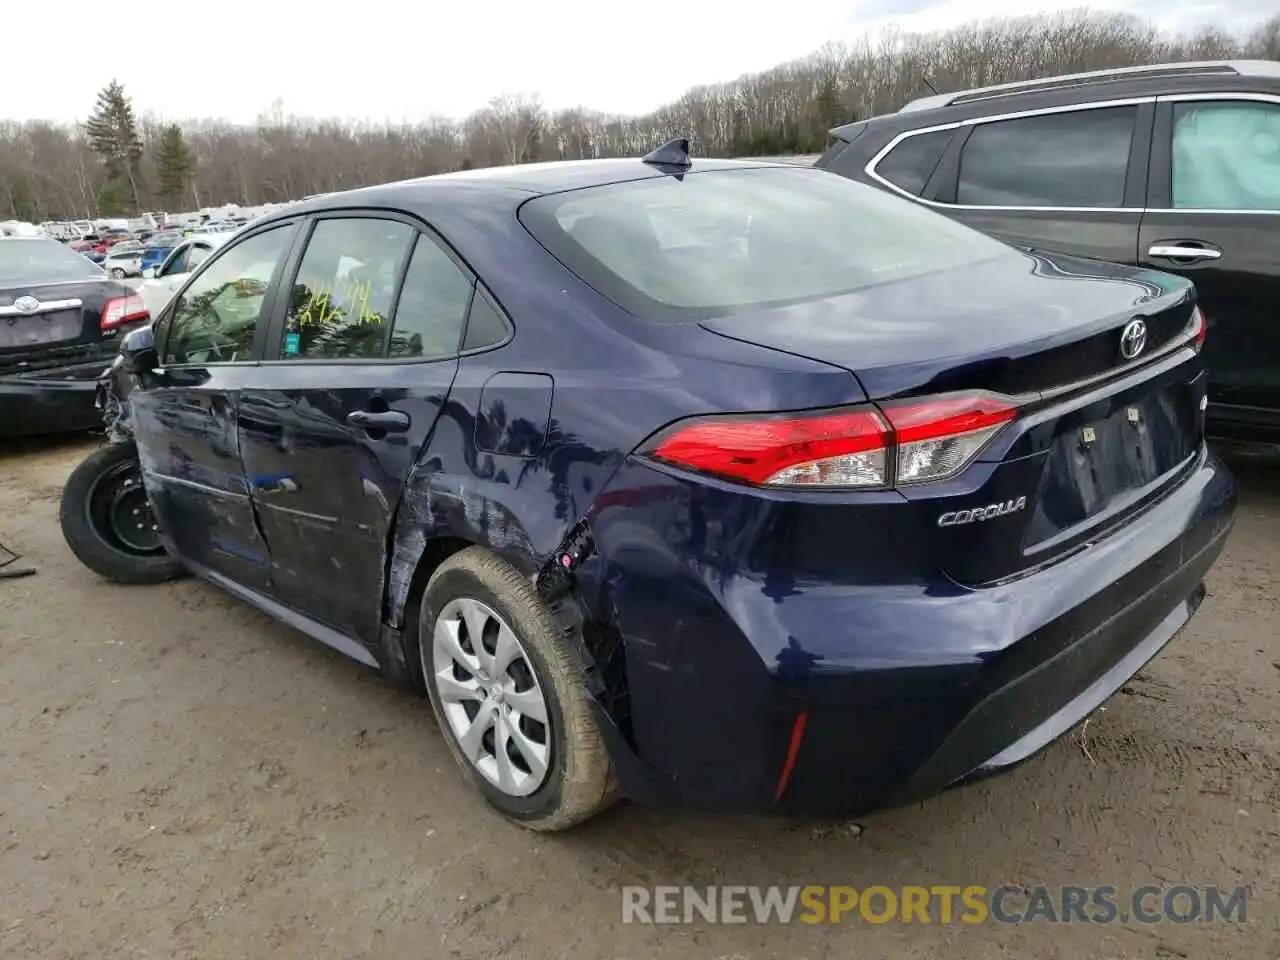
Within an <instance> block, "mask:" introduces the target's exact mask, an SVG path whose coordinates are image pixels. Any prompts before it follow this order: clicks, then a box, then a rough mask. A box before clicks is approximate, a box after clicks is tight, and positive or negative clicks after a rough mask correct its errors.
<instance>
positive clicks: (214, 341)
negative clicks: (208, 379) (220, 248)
mask: <svg viewBox="0 0 1280 960" xmlns="http://www.w3.org/2000/svg"><path fill="white" fill-rule="evenodd" d="M290 233H291V231H290V229H289V228H287V227H276V228H274V229H272V230H268V231H266V232H265V233H259V234H256V235H255V236H252V237H249V238H248V239H246V240H244V241H242V242H240V243H237V244H236V245H235V246H233V247H231V248H230V249H228V250H226V251H225V252H224V253H223V255H222V256H221V257H219V258H218V259H217V260H216V261H215V262H213V263H211V264H210V265H209V268H208V269H207V270H206V271H205V272H204V273H202V274H200V275H199V276H198V277H196V278H195V279H194V280H192V281H191V283H190V284H189V285H188V286H187V289H186V290H184V291H183V292H182V294H181V296H179V297H178V298H177V300H176V301H175V302H174V305H173V310H172V319H171V320H170V323H169V331H168V335H167V336H166V338H165V344H164V363H165V364H166V365H172V364H183V363H200V364H205V363H233V362H235V361H240V360H251V359H253V335H254V331H255V330H256V329H257V326H258V323H259V321H260V320H262V312H263V306H264V304H265V302H266V296H267V288H268V287H269V286H270V284H271V277H272V276H273V275H274V273H275V270H276V268H277V266H278V265H279V263H280V260H281V258H282V257H283V256H284V253H285V250H286V248H287V246H288V243H289V236H290Z"/></svg>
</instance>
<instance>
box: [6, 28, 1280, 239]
mask: <svg viewBox="0 0 1280 960" xmlns="http://www.w3.org/2000/svg"><path fill="white" fill-rule="evenodd" d="M1237 56H1249V57H1264V58H1269V59H1280V15H1272V16H1271V17H1270V18H1269V19H1267V20H1265V21H1264V22H1260V23H1259V24H1258V25H1257V26H1256V27H1255V28H1254V29H1253V30H1251V31H1248V32H1247V33H1246V35H1244V36H1241V37H1232V36H1230V35H1228V34H1226V33H1224V32H1222V31H1221V30H1220V29H1216V28H1213V27H1206V28H1204V29H1202V30H1200V31H1198V32H1197V33H1195V34H1194V35H1190V36H1185V37H1168V36H1163V35H1161V34H1160V33H1158V32H1157V31H1156V30H1155V29H1154V28H1153V27H1152V26H1151V25H1150V24H1149V23H1146V22H1143V21H1139V20H1137V19H1134V18H1132V17H1128V16H1125V15H1122V14H1114V13H1091V12H1088V11H1075V12H1068V13H1061V14H1054V15H1051V16H1037V17H1019V18H1014V19H1005V20H990V21H983V22H975V23H971V24H967V25H965V26H962V27H959V28H957V29H954V30H948V31H945V32H937V33H924V34H906V33H902V32H901V31H886V32H882V33H879V34H876V35H868V36H865V37H863V38H862V39H860V40H858V41H856V42H852V43H848V44H835V43H832V44H827V45H826V46H824V47H823V48H822V49H820V50H818V51H816V52H814V53H813V54H811V55H809V56H807V57H803V58H801V59H799V60H796V61H793V62H790V63H784V64H780V65H779V66H777V67H774V68H773V69H771V70H766V71H764V72H762V73H755V74H749V75H747V76H744V77H740V78H738V79H736V80H733V81H731V82H727V83H720V84H712V85H709V86H700V87H694V88H692V89H690V90H688V91H687V92H686V93H685V94H684V95H683V96H681V97H680V98H679V99H678V100H676V101H674V102H672V103H669V104H666V105H664V106H662V107H660V108H658V109H657V110H654V111H653V112H652V113H649V114H646V115H644V116H637V117H621V116H610V115H607V114H603V113H600V112H597V111H592V110H588V109H585V108H574V109H568V110H560V111H556V112H554V113H553V112H549V111H547V110H545V109H544V108H543V105H542V103H541V101H540V100H539V98H538V97H536V96H534V95H532V94H528V93H521V94H504V95H501V96H497V97H495V98H494V99H493V100H491V101H490V102H489V103H488V104H487V105H486V106H485V107H484V108H483V109H481V110H479V111H477V112H476V113H474V114H472V115H471V116H469V117H467V118H465V119H463V120H460V121H455V120H450V119H448V118H441V117H436V118H432V119H430V120H427V121H425V122H422V123H418V124H389V123H381V124H379V123H357V124H351V123H341V122H338V121H335V120H331V119H330V120H326V119H315V118H308V117H299V116H294V115H291V114H290V113H288V112H287V111H286V109H285V106H284V104H283V103H280V102H278V101H277V102H276V103H274V104H272V105H271V106H270V107H269V108H268V109H267V110H266V111H265V112H264V114H263V115H262V116H261V117H259V118H258V121H257V123H256V124H253V125H251V126H232V125H229V124H226V123H221V122H216V121H210V120H201V119H183V118H176V117H157V116H149V115H145V114H144V115H142V116H141V117H140V120H139V123H138V132H139V135H140V137H141V139H142V141H143V144H144V148H145V149H144V151H143V157H142V160H141V168H140V171H139V177H138V183H139V190H140V192H141V197H140V202H141V204H142V206H143V207H144V208H145V209H156V208H157V207H159V206H160V205H161V203H162V202H176V201H173V200H168V201H162V199H161V197H160V196H158V193H159V192H160V190H161V187H160V179H161V178H160V177H159V171H158V170H157V169H156V161H157V157H158V156H162V155H163V152H162V151H160V150H159V143H160V138H161V136H162V131H163V130H164V129H165V128H166V127H167V126H169V125H171V124H173V123H175V122H176V123H177V124H178V126H179V127H180V128H181V131H182V134H183V138H184V140H185V143H186V144H187V146H188V148H189V149H190V152H191V154H192V159H193V163H194V171H195V174H194V177H193V178H192V180H191V184H190V193H191V202H192V203H194V204H195V205H196V206H197V207H198V206H199V205H200V202H201V200H203V201H204V202H206V203H214V204H223V203H227V202H235V203H241V204H257V203H263V202H266V201H270V200H277V201H278V200H287V199H295V198H298V197H302V196H306V195H308V194H312V193H321V192H327V191H331V190H343V189H348V188H351V187H356V186H360V185H362V184H368V183H382V182H387V181H392V180H404V179H408V178H411V177H420V176H425V175H428V174H432V173H440V172H443V171H448V170H458V169H462V168H465V167H480V166H489V165H493V164H509V163H527V162H530V161H534V160H556V159H579V158H593V157H618V156H639V155H641V154H643V153H645V152H647V151H648V150H650V149H652V148H653V147H654V146H655V145H656V144H658V143H661V142H662V141H664V140H666V139H669V138H671V137H674V136H690V137H691V138H692V139H693V141H694V144H695V149H696V150H697V151H698V152H699V153H702V154H704V155H710V156H731V155H743V154H751V153H757V154H758V153H787V152H815V151H816V150H818V149H821V145H822V144H823V143H825V139H826V135H827V128H828V127H829V126H831V125H833V124H839V123H841V122H846V121H848V120H851V119H861V118H865V117H869V116H873V115H875V114H879V113H885V112H888V111H892V110H897V109H898V108H899V107H901V106H902V105H903V104H904V103H906V102H907V101H908V100H911V99H913V98H915V97H919V96H924V95H927V94H928V93H930V92H931V91H932V90H938V91H945V90H955V89H959V88H963V87H968V86H977V85H980V84H986V83H1002V82H1006V81H1011V80H1024V79H1029V78H1032V77H1041V76H1051V75H1053V74H1058V73H1070V72H1074V71H1081V70H1094V69H1099V68H1104V67H1114V66H1127V65H1131V64H1140V63H1159V62H1166V61H1178V60H1190V59H1205V58H1214V57H1237ZM86 92H87V93H88V91H86ZM106 173H107V171H106V170H105V169H104V165H103V163H102V159H101V157H100V156H99V155H97V154H95V153H94V152H93V150H92V149H91V145H90V142H89V138H88V137H87V136H86V133H85V130H84V129H83V127H80V126H71V127H67V126H58V125H52V124H49V123H42V122H34V121H33V122H28V123H14V122H9V123H5V122H0V219H7V218H9V217H16V218H20V219H27V220H38V219H44V218H71V217H82V216H94V215H98V214H99V213H101V210H100V209H99V208H98V206H97V204H98V198H99V196H100V195H101V194H102V192H103V187H104V186H105V185H106V183H107V176H106Z"/></svg>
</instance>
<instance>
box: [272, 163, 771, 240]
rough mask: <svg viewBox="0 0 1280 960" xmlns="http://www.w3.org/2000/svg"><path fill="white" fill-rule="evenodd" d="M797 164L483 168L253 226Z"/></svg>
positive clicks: (312, 202) (328, 199)
mask: <svg viewBox="0 0 1280 960" xmlns="http://www.w3.org/2000/svg"><path fill="white" fill-rule="evenodd" d="M786 166H794V164H786V163H777V162H775V163H770V162H767V161H756V160H715V159H695V160H693V161H692V163H691V165H690V166H689V167H687V168H678V169H673V168H670V167H661V166H657V165H654V164H648V163H645V162H643V161H642V160H639V159H610V160H552V161H547V162H544V163H523V164H517V165H512V166H502V167H479V168H476V169H473V170H457V171H454V172H451V173H437V174H433V175H432V176H428V177H417V178H415V179H412V180H399V181H395V182H392V183H384V184H378V185H376V186H370V187H359V188H357V189H354V190H345V191H339V192H334V193H325V194H320V195H318V196H316V197H313V198H311V199H308V200H302V201H299V202H298V203H296V204H292V205H291V206H289V207H286V208H283V209H281V210H273V211H272V212H271V213H268V214H266V215H265V216H264V217H261V218H259V219H258V220H255V221H253V224H254V226H255V227H256V226H258V225H259V224H261V223H266V222H269V221H274V220H277V219H288V218H290V217H295V216H298V215H299V214H307V213H312V212H316V211H323V210H329V209H334V208H342V207H358V206H362V205H369V206H393V207H394V206H406V205H407V206H410V207H412V206H415V205H416V204H417V203H418V202H428V201H430V202H432V203H448V202H449V201H451V200H456V201H463V202H467V201H471V200H474V199H476V198H477V197H481V196H488V197H490V198H495V199H501V200H502V201H505V202H506V203H508V204H512V205H518V204H519V203H522V202H523V201H525V200H527V199H529V198H530V197H535V196H543V195H546V194H551V193H563V192H565V191H569V190H580V189H584V188H587V187H600V186H607V185H608V184H613V183H626V182H628V181H633V180H646V179H656V178H658V177H664V176H671V175H674V174H680V175H683V174H691V173H706V172H709V171H713V170H734V169H744V168H758V167H786Z"/></svg>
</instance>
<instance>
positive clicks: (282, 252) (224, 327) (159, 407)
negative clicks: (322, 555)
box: [130, 223, 297, 589]
mask: <svg viewBox="0 0 1280 960" xmlns="http://www.w3.org/2000/svg"><path fill="white" fill-rule="evenodd" d="M296 229H297V225H296V223H284V224H278V225H275V226H272V227H270V228H268V229H264V230H262V231H259V232H257V233H254V234H252V235H250V236H246V237H244V238H243V239H241V240H239V241H238V242H237V243H235V244H231V245H228V246H227V247H226V248H224V249H223V250H222V251H220V254H219V256H218V257H217V258H216V259H215V260H213V261H212V262H210V263H209V264H208V265H207V268H206V269H205V270H203V271H201V272H200V273H198V274H196V275H195V276H194V277H192V279H191V281H190V283H188V284H187V286H186V287H185V288H184V289H183V290H182V291H181V293H179V294H178V296H177V297H175V298H174V300H173V301H172V303H171V304H170V305H169V306H168V307H167V308H166V309H165V311H164V313H163V314H162V315H161V317H160V319H159V321H158V330H157V341H158V342H157V348H158V352H159V356H160V364H161V366H160V368H159V369H158V370H157V371H156V372H155V373H153V374H151V375H149V376H148V378H147V383H146V385H145V389H141V390H136V391H134V392H133V393H132V394H130V405H131V408H132V414H133V422H134V433H135V437H136V439H137V443H138V454H139V458H140V460H141V462H142V469H143V476H144V479H145V482H146V485H147V492H148V493H149V494H150V497H151V500H152V503H153V506H154V508H155V513H156V517H157V520H158V522H159V523H160V526H161V529H162V530H163V531H164V532H165V533H166V535H167V536H168V537H169V539H170V540H171V541H172V542H173V545H174V546H175V548H176V549H177V551H178V553H179V555H180V556H181V557H182V559H183V560H184V561H186V562H188V563H191V564H194V565H196V566H198V567H199V568H201V571H202V572H206V573H212V574H215V575H219V576H223V577H226V578H228V579H230V580H232V581H234V582H236V583H240V584H243V585H245V586H249V587H254V588H258V589H263V588H265V587H266V586H267V585H268V583H269V581H270V557H269V555H268V553H267V546H266V543H265V541H264V540H263V539H262V536H261V535H260V533H259V532H258V526H257V523H256V520H255V517H254V513H253V503H252V501H251V499H250V497H249V491H248V485H247V483H246V482H245V477H244V471H243V468H242V466H241V462H240V451H239V444H238V436H237V433H236V419H235V411H236V404H237V402H238V398H239V391H240V389H241V387H242V385H243V384H244V382H245V379H246V377H248V376H249V375H250V373H251V371H253V370H254V369H255V367H256V365H257V362H258V359H259V358H260V356H261V351H262V346H263V343H264V342H265V337H266V328H267V324H266V321H265V318H266V316H267V315H268V307H269V304H270V302H271V297H272V296H273V295H274V291H275V289H276V287H277V286H278V285H279V277H280V275H281V270H282V269H283V266H284V263H285V261H286V254H287V253H288V250H289V246H290V243H291V241H292V239H293V237H294V235H295V231H296Z"/></svg>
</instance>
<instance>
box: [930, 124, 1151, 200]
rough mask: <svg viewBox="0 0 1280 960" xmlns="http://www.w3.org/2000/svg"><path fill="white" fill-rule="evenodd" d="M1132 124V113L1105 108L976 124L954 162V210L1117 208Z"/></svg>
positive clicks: (1126, 164) (1121, 191)
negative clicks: (956, 177) (960, 206)
mask: <svg viewBox="0 0 1280 960" xmlns="http://www.w3.org/2000/svg"><path fill="white" fill-rule="evenodd" d="M1136 118H1137V108H1136V107H1104V108H1101V109H1097V110H1079V111H1075V112H1072V113H1051V114H1045V115H1043V116H1038V117H1021V118H1019V119H1016V120H999V121H996V122H994V123H984V124H981V125H980V126H978V127H977V128H976V129H975V130H974V131H973V133H972V134H970V136H969V139H968V141H967V142H966V143H965V145H964V151H963V153H962V154H961V156H960V182H959V186H958V190H957V193H956V202H957V203H961V204H965V205H969V206H982V207H991V206H1002V207H1119V206H1122V205H1123V204H1124V181H1125V174H1126V172H1127V171H1128V168H1129V146H1130V143H1131V142H1132V140H1133V128H1134V121H1135V120H1136Z"/></svg>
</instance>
